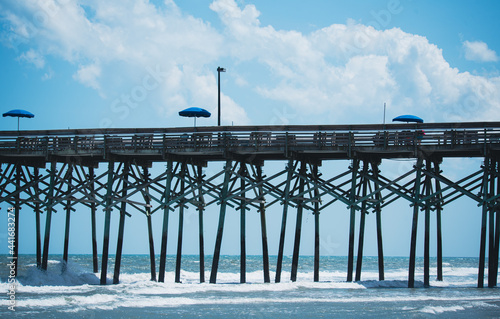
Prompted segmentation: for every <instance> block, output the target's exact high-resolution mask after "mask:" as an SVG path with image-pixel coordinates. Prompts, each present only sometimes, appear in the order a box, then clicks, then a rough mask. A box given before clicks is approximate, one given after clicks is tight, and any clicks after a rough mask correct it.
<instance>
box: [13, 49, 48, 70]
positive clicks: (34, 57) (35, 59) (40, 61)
mask: <svg viewBox="0 0 500 319" xmlns="http://www.w3.org/2000/svg"><path fill="white" fill-rule="evenodd" d="M19 60H21V61H23V62H26V63H30V64H33V65H34V66H35V67H36V68H37V69H43V67H44V66H45V58H44V57H43V56H42V55H41V54H39V53H38V52H36V51H35V50H33V49H30V50H28V51H26V52H24V53H23V54H21V55H20V56H19Z"/></svg>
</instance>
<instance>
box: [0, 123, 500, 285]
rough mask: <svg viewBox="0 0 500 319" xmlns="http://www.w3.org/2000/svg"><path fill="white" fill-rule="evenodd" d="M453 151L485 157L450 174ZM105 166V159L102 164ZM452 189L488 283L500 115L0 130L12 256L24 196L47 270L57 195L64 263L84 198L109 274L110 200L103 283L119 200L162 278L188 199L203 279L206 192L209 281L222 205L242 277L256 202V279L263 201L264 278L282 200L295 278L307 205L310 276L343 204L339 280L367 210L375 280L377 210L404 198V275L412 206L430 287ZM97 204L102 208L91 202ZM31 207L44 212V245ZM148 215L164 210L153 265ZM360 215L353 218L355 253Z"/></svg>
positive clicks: (0, 172)
mask: <svg viewBox="0 0 500 319" xmlns="http://www.w3.org/2000/svg"><path fill="white" fill-rule="evenodd" d="M451 157H477V158H482V159H484V164H483V165H482V166H481V167H478V168H477V171H476V172H474V173H472V174H470V175H468V176H463V178H461V179H459V180H455V181H454V180H451V179H450V178H447V177H446V173H445V172H444V173H443V172H442V171H441V169H440V165H441V163H442V162H443V160H446V159H447V158H451ZM395 158H406V159H415V162H416V164H415V166H414V167H412V168H411V169H409V170H408V171H406V172H404V173H402V174H401V175H400V176H399V177H397V178H391V179H389V178H387V177H385V176H384V172H381V171H380V169H379V165H380V164H381V162H382V161H383V160H385V159H395ZM272 160H280V161H285V162H286V166H285V167H284V168H283V169H282V170H279V171H277V172H266V173H267V175H264V173H263V165H264V162H266V161H272ZM325 161H338V162H339V163H341V164H340V165H345V167H346V169H345V170H344V171H343V172H342V173H340V174H338V175H335V176H326V175H322V174H321V173H320V172H319V167H320V166H321V165H322V163H323V162H325ZM212 162H223V163H225V164H224V167H223V168H222V169H221V170H218V171H216V172H213V173H212V174H210V175H209V176H206V175H204V174H203V168H204V167H207V166H208V165H210V163H212ZM157 163H162V165H163V166H165V164H166V169H164V170H162V171H161V172H160V173H159V174H155V175H152V174H151V171H152V170H151V168H152V167H153V166H154V165H157ZM342 163H344V164H342ZM99 166H101V169H100V170H98V172H99V173H96V169H97V168H98V167H99ZM102 166H105V167H106V168H105V169H104V171H103V170H102ZM138 195H139V196H140V198H141V200H140V201H138V200H137V199H136V198H137V196H138ZM133 196H134V197H133ZM463 196H465V197H467V198H469V199H470V200H473V201H475V202H476V203H477V205H478V207H480V209H481V210H482V215H481V217H482V219H481V236H480V239H479V241H480V242H479V245H478V246H479V247H480V249H479V265H478V282H477V286H478V287H483V286H484V277H485V268H486V256H488V265H487V267H488V284H487V285H488V287H494V286H496V285H497V275H498V253H499V237H500V236H499V235H500V219H499V216H498V211H499V208H500V207H499V205H498V202H499V198H500V122H480V123H432V124H390V125H321V126H238V127H234V126H231V127H198V128H157V129H153V128H144V129H104V130H47V131H19V132H18V131H0V203H2V202H6V203H8V204H9V205H10V206H11V207H13V211H14V214H15V216H16V219H15V220H16V227H15V232H16V234H15V240H16V242H15V251H14V257H16V258H17V257H18V252H17V247H18V245H17V243H18V241H19V240H22V238H19V236H18V235H19V234H18V229H19V210H20V208H21V207H26V208H30V209H32V210H33V211H34V212H35V218H36V229H35V230H34V231H36V243H35V244H36V255H37V265H38V266H39V267H40V268H41V269H44V270H46V269H47V263H48V252H49V242H50V237H51V216H52V213H53V211H54V209H55V207H57V206H60V207H64V210H65V213H66V224H65V235H64V236H65V238H64V251H63V260H64V261H65V262H67V261H68V241H69V237H70V217H71V214H72V212H73V211H75V206H76V205H84V206H86V207H88V209H89V211H90V215H91V222H92V224H91V225H92V229H91V230H89V232H91V234H92V252H93V270H94V272H98V268H99V267H98V266H99V264H98V247H97V238H96V236H97V235H96V234H97V231H96V219H97V218H101V217H102V218H104V236H103V247H102V251H101V253H102V257H101V284H105V283H106V278H107V271H108V255H109V248H110V247H109V239H110V238H109V236H110V218H111V214H112V210H113V209H115V210H117V211H118V212H119V226H118V227H119V229H118V238H117V247H116V258H115V265H114V266H115V268H114V276H113V283H118V282H119V276H120V262H121V254H122V248H123V238H124V236H125V233H124V224H125V221H126V219H127V215H130V214H129V212H128V211H129V210H130V208H134V212H139V213H142V214H144V216H145V217H146V220H147V223H148V238H149V248H150V249H149V251H150V256H151V259H150V260H151V280H158V281H160V282H164V281H165V263H166V254H167V241H168V238H169V234H168V222H169V215H170V214H171V213H173V212H176V211H178V214H179V219H178V220H179V225H178V229H179V230H178V233H177V236H178V239H177V258H176V267H175V281H176V282H180V271H181V259H182V239H183V229H184V224H183V216H184V210H185V208H186V207H188V206H191V207H194V208H195V209H196V210H197V211H198V217H199V218H198V225H199V256H200V282H204V281H205V269H204V236H203V226H204V225H203V214H204V210H205V209H206V207H208V206H210V205H218V206H219V209H220V213H219V222H218V228H217V235H216V239H215V248H214V252H213V259H212V267H211V272H210V283H216V281H217V271H218V266H219V260H220V251H221V245H222V239H223V232H224V224H225V215H226V211H227V209H228V208H232V209H236V210H239V211H240V222H241V227H240V238H241V243H240V249H241V274H240V282H242V283H244V282H246V233H245V229H246V224H245V216H246V212H247V211H248V210H250V209H255V210H256V211H257V212H258V213H259V214H260V226H261V227H260V233H261V242H262V252H263V254H262V261H263V273H264V282H270V281H271V278H270V273H269V250H268V243H267V241H268V239H267V228H266V227H267V225H266V209H267V208H268V207H270V206H272V205H281V206H282V207H283V214H282V224H281V231H280V237H279V248H278V251H277V252H275V253H276V254H277V256H278V258H277V265H276V276H275V278H274V281H275V282H280V281H281V272H282V262H283V250H284V244H285V240H286V238H285V229H286V225H287V223H289V222H290V221H288V212H289V210H290V209H296V210H297V215H296V216H297V218H296V222H295V237H294V239H293V243H294V246H293V257H292V268H291V278H290V279H291V280H292V281H295V280H296V279H297V271H298V265H299V247H300V242H301V233H302V229H301V227H302V218H303V215H304V212H305V211H310V212H312V214H313V215H314V223H315V247H314V281H319V269H320V261H321V260H320V256H319V251H320V250H319V248H320V247H319V245H320V240H319V238H320V237H319V224H320V213H321V212H323V211H325V209H326V208H327V207H329V206H330V205H332V204H333V203H335V202H340V203H343V204H345V205H346V206H347V207H348V208H349V210H350V226H349V247H348V267H347V281H353V280H356V281H359V280H361V269H362V262H363V258H362V257H363V244H364V233H365V230H364V228H365V218H366V215H367V214H368V213H370V212H373V213H374V214H375V215H376V227H377V248H378V261H379V280H384V253H383V236H382V222H381V220H382V219H381V215H382V214H383V210H382V209H383V208H384V207H386V206H388V205H390V204H391V203H393V202H394V201H395V200H397V199H401V198H402V199H405V200H406V201H408V202H409V203H410V205H411V206H412V207H413V226H412V229H411V233H410V234H409V236H410V237H411V244H410V256H409V267H408V269H409V270H408V287H414V285H415V258H416V245H417V225H418V219H419V217H420V216H421V215H423V218H424V219H425V226H424V227H425V236H424V285H425V286H428V285H429V277H430V276H429V267H430V266H429V264H430V263H429V260H430V253H429V252H430V247H429V246H430V233H431V231H430V218H431V213H433V214H434V216H435V218H436V224H437V232H436V236H437V268H438V269H437V274H438V280H443V273H442V254H443V252H442V234H441V212H442V210H443V209H444V208H445V206H446V204H449V203H451V202H453V201H455V200H456V199H458V198H460V197H463ZM132 198H134V199H135V200H132ZM99 207H100V208H102V209H103V210H104V214H103V215H101V214H98V213H97V210H98V208H99ZM478 209H479V208H478ZM42 213H45V218H46V222H45V231H44V234H43V235H44V240H43V244H42V230H41V229H40V218H41V214H42ZM325 213H327V212H325ZM153 214H163V230H162V234H161V251H160V264H159V271H158V274H157V272H156V265H155V250H154V238H155V237H154V236H153V228H152V225H151V216H152V215H153ZM357 215H359V218H360V221H359V231H358V236H359V237H358V241H357V242H358V247H357V255H356V256H357V259H356V265H354V257H355V250H356V249H355V248H356V247H355V234H356V229H355V228H356V218H357V217H356V216H357ZM486 247H488V251H486ZM16 265H17V264H16ZM355 266H356V269H354V268H355ZM354 270H356V271H355V273H354ZM16 272H17V269H16Z"/></svg>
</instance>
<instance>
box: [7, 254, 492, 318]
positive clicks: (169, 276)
mask: <svg viewBox="0 0 500 319" xmlns="http://www.w3.org/2000/svg"><path fill="white" fill-rule="evenodd" d="M2 258H3V260H2V267H1V269H0V279H1V283H0V289H2V291H4V292H5V294H4V296H5V297H4V298H3V299H2V300H1V301H0V317H1V318H7V316H9V317H22V318H33V317H37V318H67V317H71V318H141V317H148V318H155V317H168V318H306V317H307V318H434V317H439V318H472V317H475V318H478V317H483V318H498V317H500V290H499V289H498V288H484V289H477V288H475V287H476V285H477V265H478V260H477V258H445V259H444V269H443V271H444V281H442V282H438V281H435V277H436V270H435V262H431V267H432V268H431V287H430V288H423V284H422V281H423V269H422V268H421V267H420V266H421V265H422V260H418V263H417V272H416V280H417V282H416V287H417V288H414V289H408V288H406V286H407V272H408V270H407V268H408V259H407V258H399V257H392V258H387V257H386V259H385V270H386V271H385V278H386V280H384V281H378V270H377V259H376V258H373V257H365V258H364V262H363V274H362V277H361V279H362V280H361V281H360V282H353V283H348V282H346V281H345V280H346V269H347V258H345V257H322V258H321V269H320V270H321V271H320V282H316V283H315V282H313V258H312V257H309V256H301V257H300V261H299V265H300V267H299V273H298V277H297V281H296V282H291V281H290V280H289V278H290V268H291V258H290V257H285V259H284V264H283V273H282V282H281V283H274V277H275V273H274V270H275V267H276V257H271V259H270V266H271V267H270V268H271V281H272V283H267V284H266V283H264V282H263V281H264V279H263V272H262V259H261V257H259V256H248V257H247V283H246V284H239V278H240V274H239V267H240V266H239V264H240V262H239V257H238V256H221V262H220V265H219V272H218V276H217V284H209V283H199V272H198V271H199V262H198V257H197V256H183V260H182V272H181V281H182V283H174V270H175V256H168V258H167V265H166V268H167V271H166V276H165V283H158V282H154V281H150V276H151V275H150V265H149V256H145V255H126V256H123V259H122V267H121V275H120V283H119V284H117V285H112V284H108V285H105V286H101V285H99V278H100V274H94V273H92V266H91V265H92V259H91V258H92V256H90V255H73V256H70V261H69V264H68V267H67V269H66V271H65V272H62V263H61V262H60V260H59V258H60V257H59V256H53V257H52V258H49V259H50V260H49V267H48V270H47V271H46V272H42V271H40V270H38V269H37V268H36V266H35V258H34V256H32V255H27V256H26V255H23V256H20V261H21V262H20V269H19V276H18V282H19V283H18V285H17V287H16V291H15V300H16V305H15V312H13V311H11V310H9V308H8V307H9V300H8V295H7V292H8V291H9V284H8V283H7V279H8V278H7V276H8V267H7V263H6V261H7V258H6V256H3V257H2ZM158 265H159V260H158V258H157V261H156V266H157V269H158ZM205 266H206V274H205V278H206V281H207V282H208V280H209V276H210V266H211V258H210V256H207V257H206V261H205ZM113 267H114V260H113V258H110V261H109V267H108V281H109V283H111V282H112V275H113V269H114V268H113ZM485 282H487V281H485Z"/></svg>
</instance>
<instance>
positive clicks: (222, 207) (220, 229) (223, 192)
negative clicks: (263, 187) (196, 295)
mask: <svg viewBox="0 0 500 319" xmlns="http://www.w3.org/2000/svg"><path fill="white" fill-rule="evenodd" d="M231 165H232V163H231V160H229V159H228V160H226V166H225V167H224V171H225V172H224V183H223V185H222V190H221V194H220V197H219V200H220V214H219V226H218V228H217V237H216V239H215V249H214V255H213V260H212V269H211V272H210V283H211V284H215V283H216V282H217V270H218V268H219V258H220V249H221V245H222V234H223V232H224V219H225V217H226V206H227V198H226V197H227V194H228V189H229V180H230V177H231V169H232V167H231Z"/></svg>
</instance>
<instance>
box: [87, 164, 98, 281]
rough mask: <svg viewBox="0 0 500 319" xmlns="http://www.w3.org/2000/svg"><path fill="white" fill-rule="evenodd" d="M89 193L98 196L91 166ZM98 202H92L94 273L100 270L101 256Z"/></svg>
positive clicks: (94, 196)
mask: <svg viewBox="0 0 500 319" xmlns="http://www.w3.org/2000/svg"><path fill="white" fill-rule="evenodd" d="M88 179H89V193H90V196H91V197H92V198H93V199H95V198H96V193H95V175H94V168H93V167H89V176H88ZM96 211H97V207H96V202H95V200H92V201H91V202H90V224H91V228H92V230H91V232H92V266H93V271H94V273H97V272H99V256H98V253H97V229H96Z"/></svg>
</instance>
